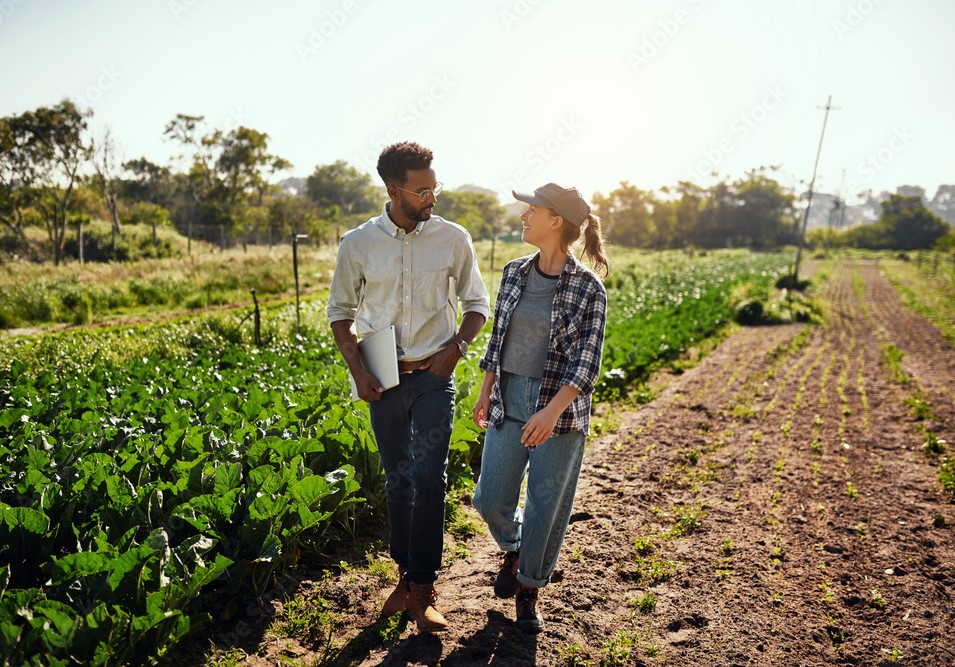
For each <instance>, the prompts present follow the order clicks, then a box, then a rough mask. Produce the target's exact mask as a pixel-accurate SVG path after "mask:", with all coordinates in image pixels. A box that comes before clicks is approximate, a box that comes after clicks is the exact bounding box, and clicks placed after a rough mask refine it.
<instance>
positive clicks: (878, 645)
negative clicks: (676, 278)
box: [246, 262, 955, 667]
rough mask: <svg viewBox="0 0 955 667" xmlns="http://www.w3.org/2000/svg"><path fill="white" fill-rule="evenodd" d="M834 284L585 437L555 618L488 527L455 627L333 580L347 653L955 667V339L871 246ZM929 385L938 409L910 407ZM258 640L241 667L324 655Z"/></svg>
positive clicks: (447, 597) (480, 659) (358, 583)
mask: <svg viewBox="0 0 955 667" xmlns="http://www.w3.org/2000/svg"><path fill="white" fill-rule="evenodd" d="M820 296H821V297H822V299H823V300H824V301H825V302H826V304H827V309H828V318H827V324H826V326H823V327H804V326H802V325H793V326H785V327H775V328H752V329H746V330H743V331H741V332H739V333H738V334H736V335H734V336H732V337H730V338H728V339H727V340H726V341H724V343H723V344H722V345H720V347H719V348H718V349H717V350H715V351H714V352H713V353H712V354H710V355H709V356H708V357H707V358H706V359H705V360H704V361H703V362H702V363H701V364H700V365H698V366H697V367H695V368H693V369H692V370H690V371H689V372H687V373H685V374H684V375H682V376H679V377H675V378H672V379H671V380H670V381H669V383H668V385H667V387H666V388H665V389H664V390H663V391H662V392H661V393H660V395H659V396H658V397H657V399H656V400H654V401H653V402H652V403H650V404H648V405H646V406H644V407H643V408H642V409H640V410H638V411H635V412H631V413H627V414H623V415H618V416H617V418H618V419H619V421H620V424H619V428H617V429H616V432H615V433H614V434H612V435H608V436H604V437H601V438H596V439H593V440H592V441H591V442H590V443H589V444H588V450H587V454H586V457H585V463H584V470H583V473H582V477H581V484H580V488H579V491H578V495H577V499H576V502H575V506H574V511H575V514H574V517H573V520H572V523H571V526H570V529H569V531H568V535H567V539H566V541H565V544H564V548H563V551H562V554H561V558H560V562H559V563H558V571H557V572H556V573H555V576H554V580H553V583H552V584H551V585H550V586H548V587H546V588H545V589H544V591H543V593H542V603H541V606H542V612H543V614H544V617H545V622H546V629H545V631H544V632H543V633H542V634H541V635H539V636H537V637H528V636H524V635H522V634H521V633H520V632H519V631H517V630H516V628H515V627H514V626H513V623H512V620H511V619H512V618H513V602H512V601H505V600H498V599H495V598H494V597H493V593H492V591H491V588H490V584H491V582H492V580H493V576H494V573H495V571H496V569H497V567H498V564H499V555H498V553H497V551H496V549H495V547H494V545H493V542H492V540H491V539H490V537H488V536H487V535H479V536H476V537H474V538H471V539H470V540H468V541H467V542H466V543H465V544H464V545H458V548H459V551H460V550H461V549H462V548H466V553H467V555H466V556H465V557H463V558H457V559H455V560H453V562H452V563H451V565H450V566H449V567H448V568H447V569H446V571H445V572H443V573H442V577H441V580H440V582H439V584H440V586H439V590H440V592H441V598H440V605H439V606H440V608H441V609H442V611H443V612H444V613H445V615H446V616H447V617H448V619H449V620H450V622H451V624H452V627H451V630H450V631H449V632H447V633H444V634H443V635H436V636H432V635H427V634H421V635H418V634H415V633H414V626H413V624H411V625H409V626H407V627H405V628H404V630H403V631H400V632H396V633H395V634H397V638H395V639H392V640H390V641H387V642H385V643H381V642H380V641H378V642H377V643H374V642H369V641H368V639H369V636H370V635H372V634H374V633H373V631H372V630H370V629H369V625H370V624H371V620H373V619H374V614H375V611H376V608H378V607H380V604H381V598H380V597H379V596H380V595H383V594H384V590H383V589H382V588H381V584H380V582H378V581H377V580H375V579H374V578H371V577H365V578H364V579H362V577H361V576H358V575H349V576H343V577H338V578H336V579H333V580H331V581H329V582H326V583H325V584H324V585H323V594H324V595H325V596H326V597H328V598H330V599H331V600H333V602H334V604H335V606H336V609H334V611H336V612H338V613H339V614H340V615H341V616H340V625H339V626H338V627H337V628H336V631H335V635H334V636H333V640H332V641H333V644H334V646H335V652H336V653H337V655H338V659H337V664H363V665H377V664H384V665H418V664H436V663H438V662H440V664H441V665H445V666H455V667H457V666H460V665H532V664H539V665H555V664H564V665H568V664H588V661H589V664H593V665H598V664H621V665H622V664H626V665H640V664H649V665H663V664H666V665H831V664H850V665H880V664H894V662H892V661H895V660H897V661H901V664H904V665H932V666H935V665H953V664H955V607H953V601H952V596H953V594H955V528H953V524H955V506H953V504H952V499H951V497H950V496H947V495H946V494H945V493H944V492H943V491H942V489H941V487H940V485H939V483H938V481H937V477H936V472H937V468H936V467H935V465H934V463H935V462H934V461H933V459H931V458H930V457H929V456H927V455H926V453H925V452H924V451H923V448H922V443H923V441H924V435H923V434H922V433H920V432H919V431H918V430H917V427H918V426H922V427H923V428H925V429H927V430H928V431H930V432H932V433H934V434H935V435H936V436H937V437H939V438H944V439H945V440H947V441H948V442H949V443H951V445H955V437H953V435H955V433H953V426H955V400H953V391H952V384H951V383H952V378H955V350H953V348H952V346H951V344H949V343H948V342H947V341H945V340H944V339H943V338H942V337H941V336H940V335H939V334H938V332H937V331H936V330H935V329H934V328H933V327H932V326H931V325H930V324H928V323H927V322H925V321H924V320H923V319H922V318H920V317H918V316H916V315H914V314H912V313H910V312H908V311H906V310H905V309H904V307H903V306H902V304H901V302H900V301H899V299H898V297H897V295H896V293H895V291H894V290H893V289H892V287H891V285H889V283H888V282H887V281H886V279H885V278H884V277H883V276H882V275H881V274H880V273H879V271H878V267H877V266H876V265H875V264H874V263H871V262H858V263H855V264H850V263H846V262H844V263H842V264H840V265H838V266H837V267H836V269H834V271H833V273H832V275H831V276H830V277H829V280H828V281H827V283H826V284H825V285H824V287H823V288H822V294H821V295H820ZM885 344H891V345H894V346H895V347H896V348H898V349H899V350H900V351H902V352H903V355H904V356H903V358H902V366H903V368H904V370H905V371H906V373H907V374H908V375H909V376H910V378H911V382H910V383H909V384H907V385H900V384H898V383H896V382H894V381H893V380H892V378H891V376H890V373H889V371H888V369H887V368H886V366H885V365H884V363H883V362H882V361H881V358H882V352H881V349H882V346H883V345H885ZM918 392H921V396H922V397H923V398H924V400H925V401H927V403H928V404H929V405H930V406H931V408H932V410H933V412H934V414H935V418H934V419H931V418H930V419H928V420H924V421H921V422H918V421H916V420H915V417H914V416H913V412H912V409H911V407H907V406H906V405H905V404H904V403H903V401H904V399H905V398H906V397H910V396H912V395H915V394H917V393H918ZM452 546H453V545H449V551H450V549H451V547H452ZM399 630H401V628H399ZM259 648H260V652H259V656H258V657H254V658H249V659H248V660H247V661H246V664H259V665H264V664H279V663H282V660H283V657H284V659H286V660H291V661H292V662H293V664H317V663H319V662H320V661H321V660H320V658H321V655H322V647H321V643H320V642H318V641H315V642H312V643H311V644H309V643H308V642H305V643H302V642H298V641H295V640H289V639H282V640H272V641H267V642H266V643H264V644H262V645H260V647H259ZM339 648H342V650H340V651H339V650H338V649H339ZM283 664H288V663H283Z"/></svg>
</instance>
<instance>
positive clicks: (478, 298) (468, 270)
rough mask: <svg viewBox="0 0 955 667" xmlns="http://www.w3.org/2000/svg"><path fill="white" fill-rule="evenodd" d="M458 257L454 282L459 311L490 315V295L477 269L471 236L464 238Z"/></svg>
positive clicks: (488, 317)
mask: <svg viewBox="0 0 955 667" xmlns="http://www.w3.org/2000/svg"><path fill="white" fill-rule="evenodd" d="M457 254H458V255H460V257H458V258H457V262H456V265H457V266H456V268H457V271H456V275H455V282H456V284H457V293H458V299H459V300H460V301H461V311H462V312H464V313H480V314H481V315H483V316H484V319H485V320H487V319H490V317H491V297H490V296H489V295H488V293H487V287H485V286H484V281H483V280H482V279H481V272H480V270H479V269H478V259H477V253H476V252H475V250H474V244H473V243H471V238H470V237H469V236H468V237H466V238H465V243H464V245H463V246H462V247H461V250H460V251H459V252H458V253H457Z"/></svg>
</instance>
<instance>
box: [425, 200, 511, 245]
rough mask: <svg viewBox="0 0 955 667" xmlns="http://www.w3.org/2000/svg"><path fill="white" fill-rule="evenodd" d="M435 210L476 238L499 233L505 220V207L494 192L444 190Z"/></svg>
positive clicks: (488, 236)
mask: <svg viewBox="0 0 955 667" xmlns="http://www.w3.org/2000/svg"><path fill="white" fill-rule="evenodd" d="M435 210H436V211H437V212H438V214H439V215H440V216H441V217H443V218H446V219H448V220H453V221H454V222H456V223H458V224H459V225H461V226H462V227H464V228H465V229H467V230H468V232H470V234H471V236H472V237H473V238H475V239H481V238H490V237H491V235H492V234H494V233H499V232H500V231H501V227H502V225H503V222H504V207H503V206H501V205H500V204H499V203H498V201H497V196H496V195H493V194H485V193H481V192H460V191H459V192H453V191H450V190H444V191H442V192H441V196H440V197H439V199H438V203H437V204H436V206H435Z"/></svg>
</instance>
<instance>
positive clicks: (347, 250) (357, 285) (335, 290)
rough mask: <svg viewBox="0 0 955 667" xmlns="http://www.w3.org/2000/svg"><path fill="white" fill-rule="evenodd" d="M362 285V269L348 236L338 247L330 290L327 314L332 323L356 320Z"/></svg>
mask: <svg viewBox="0 0 955 667" xmlns="http://www.w3.org/2000/svg"><path fill="white" fill-rule="evenodd" d="M362 285H363V278H362V273H361V267H360V266H359V265H358V264H357V263H356V262H355V261H354V260H353V258H352V256H351V244H350V243H349V242H348V236H347V235H346V236H345V237H343V238H342V242H341V245H339V246H338V258H337V259H336V261H335V273H334V274H333V275H332V284H331V287H330V288H329V295H328V308H327V313H328V321H329V322H330V323H331V322H340V321H342V320H351V321H354V320H355V315H356V313H357V311H358V301H359V299H360V297H361V290H362Z"/></svg>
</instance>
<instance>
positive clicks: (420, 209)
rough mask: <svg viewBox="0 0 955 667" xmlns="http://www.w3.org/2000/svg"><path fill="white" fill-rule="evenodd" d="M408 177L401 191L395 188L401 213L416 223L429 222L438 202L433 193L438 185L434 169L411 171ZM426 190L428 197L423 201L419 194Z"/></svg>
mask: <svg viewBox="0 0 955 667" xmlns="http://www.w3.org/2000/svg"><path fill="white" fill-rule="evenodd" d="M406 176H407V178H406V180H405V182H404V184H403V185H401V186H400V189H399V188H394V191H395V193H396V195H397V199H398V205H399V206H400V207H401V212H402V213H403V214H404V215H405V216H407V217H408V218H409V219H411V220H414V221H415V222H422V221H423V220H427V219H428V218H430V217H431V213H432V212H433V211H434V205H435V202H436V201H437V198H436V197H435V196H434V193H433V192H432V190H433V188H434V186H435V183H437V179H436V178H435V173H434V169H409V170H408V172H407V174H406ZM425 190H427V191H428V195H427V197H426V198H425V199H424V200H422V199H421V196H420V195H419V194H418V193H420V192H424V191H425Z"/></svg>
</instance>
